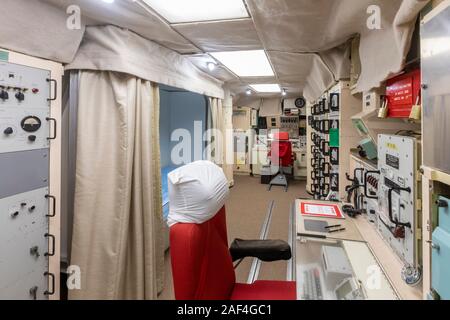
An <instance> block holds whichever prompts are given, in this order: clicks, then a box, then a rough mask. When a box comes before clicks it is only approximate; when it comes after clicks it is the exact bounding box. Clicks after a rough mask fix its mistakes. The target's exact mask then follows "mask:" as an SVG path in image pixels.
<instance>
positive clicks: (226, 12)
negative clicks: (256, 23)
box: [143, 0, 249, 23]
mask: <svg viewBox="0 0 450 320" xmlns="http://www.w3.org/2000/svg"><path fill="white" fill-rule="evenodd" d="M143 1H144V2H145V3H147V4H148V5H149V6H150V7H152V9H153V10H155V11H156V12H157V13H158V14H160V15H161V16H163V17H164V19H166V20H167V21H169V22H170V23H186V22H199V21H213V20H229V19H239V18H248V17H249V15H248V12H247V9H246V8H245V5H244V1H243V0H143Z"/></svg>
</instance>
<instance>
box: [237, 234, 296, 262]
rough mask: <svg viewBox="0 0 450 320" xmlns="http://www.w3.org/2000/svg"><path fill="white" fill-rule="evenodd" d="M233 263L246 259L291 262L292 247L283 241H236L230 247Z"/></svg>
mask: <svg viewBox="0 0 450 320" xmlns="http://www.w3.org/2000/svg"><path fill="white" fill-rule="evenodd" d="M230 253H231V257H232V258H233V261H237V260H240V259H243V258H246V257H254V258H258V259H260V260H262V261H266V262H271V261H279V260H289V259H290V258H291V257H292V253H291V247H290V246H289V244H288V243H287V242H285V241H282V240H242V239H235V240H234V241H233V243H232V244H231V247H230Z"/></svg>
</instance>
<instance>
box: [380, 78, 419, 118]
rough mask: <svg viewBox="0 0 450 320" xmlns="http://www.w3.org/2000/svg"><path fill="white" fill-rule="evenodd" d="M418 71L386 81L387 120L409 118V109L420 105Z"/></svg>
mask: <svg viewBox="0 0 450 320" xmlns="http://www.w3.org/2000/svg"><path fill="white" fill-rule="evenodd" d="M420 91H421V76H420V69H415V70H413V71H411V72H408V73H405V74H402V75H400V76H397V77H395V78H392V79H389V80H387V81H386V99H387V103H388V117H389V118H409V115H410V113H411V108H412V107H413V106H414V105H416V104H419V103H420V100H419V99H420Z"/></svg>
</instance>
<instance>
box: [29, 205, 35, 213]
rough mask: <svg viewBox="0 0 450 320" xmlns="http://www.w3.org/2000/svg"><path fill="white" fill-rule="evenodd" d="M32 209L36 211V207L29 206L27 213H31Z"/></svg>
mask: <svg viewBox="0 0 450 320" xmlns="http://www.w3.org/2000/svg"><path fill="white" fill-rule="evenodd" d="M34 209H36V206H31V207H29V208H28V211H29V212H33V211H34Z"/></svg>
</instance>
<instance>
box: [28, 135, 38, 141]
mask: <svg viewBox="0 0 450 320" xmlns="http://www.w3.org/2000/svg"><path fill="white" fill-rule="evenodd" d="M28 140H30V141H31V142H35V141H36V136H28Z"/></svg>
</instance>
